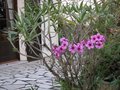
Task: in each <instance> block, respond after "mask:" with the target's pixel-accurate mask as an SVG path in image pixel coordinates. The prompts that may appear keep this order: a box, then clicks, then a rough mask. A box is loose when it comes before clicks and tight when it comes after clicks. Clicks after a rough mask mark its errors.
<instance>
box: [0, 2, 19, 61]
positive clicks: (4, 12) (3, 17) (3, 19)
mask: <svg viewBox="0 0 120 90" xmlns="http://www.w3.org/2000/svg"><path fill="white" fill-rule="evenodd" d="M16 5H17V0H0V62H6V61H10V60H18V54H17V53H16V52H14V50H13V48H12V46H11V44H10V43H9V41H8V39H7V34H6V33H5V32H6V31H7V30H9V29H10V27H11V23H12V21H13V19H14V12H15V11H16V10H17V7H16ZM17 45H18V43H17Z"/></svg>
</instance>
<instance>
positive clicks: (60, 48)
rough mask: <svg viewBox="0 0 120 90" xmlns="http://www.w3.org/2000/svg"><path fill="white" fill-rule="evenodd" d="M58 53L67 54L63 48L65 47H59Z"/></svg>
mask: <svg viewBox="0 0 120 90" xmlns="http://www.w3.org/2000/svg"><path fill="white" fill-rule="evenodd" d="M56 51H57V52H59V53H60V54H63V53H64V52H65V49H64V48H63V46H59V47H58V48H56Z"/></svg>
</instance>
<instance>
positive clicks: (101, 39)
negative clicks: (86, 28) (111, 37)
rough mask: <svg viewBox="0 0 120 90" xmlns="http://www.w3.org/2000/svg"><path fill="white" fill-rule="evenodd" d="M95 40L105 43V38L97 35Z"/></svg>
mask: <svg viewBox="0 0 120 90" xmlns="http://www.w3.org/2000/svg"><path fill="white" fill-rule="evenodd" d="M96 40H97V41H102V42H105V37H104V36H103V35H101V34H99V33H97V34H96Z"/></svg>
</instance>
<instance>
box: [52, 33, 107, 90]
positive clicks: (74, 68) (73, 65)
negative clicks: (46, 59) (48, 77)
mask: <svg viewBox="0 0 120 90" xmlns="http://www.w3.org/2000/svg"><path fill="white" fill-rule="evenodd" d="M105 41H106V40H105V36H104V35H101V34H99V33H97V34H95V35H92V36H91V37H90V38H89V39H86V40H82V41H80V42H76V43H73V42H72V43H70V42H69V40H68V39H67V38H65V37H62V38H61V39H60V43H61V44H60V45H59V46H57V45H53V47H52V53H53V55H54V56H55V58H56V59H57V60H56V63H57V64H58V66H59V67H58V68H57V69H58V73H59V76H60V77H61V78H62V79H63V80H65V81H66V82H67V83H69V84H70V85H73V86H78V87H79V86H80V87H79V88H81V90H82V88H83V85H84V84H81V78H80V77H83V73H84V76H85V74H86V75H88V74H91V73H93V71H92V70H95V68H96V67H95V63H96V62H97V60H94V59H96V58H95V56H94V49H101V48H103V47H104V44H105ZM92 50H93V51H92ZM88 52H90V53H88ZM89 55H90V57H89V59H88V58H87V56H89ZM91 57H92V58H91ZM93 63H94V64H93ZM88 69H89V72H87V71H86V70H88ZM90 77H93V76H89V78H90ZM84 80H87V78H86V76H85V78H84ZM89 81H90V80H89ZM82 83H83V82H82ZM89 84H90V83H89ZM87 85H88V84H85V86H86V87H87ZM88 87H89V85H88ZM88 87H87V88H88ZM84 90H85V89H84Z"/></svg>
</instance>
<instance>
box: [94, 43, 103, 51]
mask: <svg viewBox="0 0 120 90" xmlns="http://www.w3.org/2000/svg"><path fill="white" fill-rule="evenodd" d="M103 46H104V44H103V43H102V42H96V44H95V47H96V48H98V49H101V48H103Z"/></svg>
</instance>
